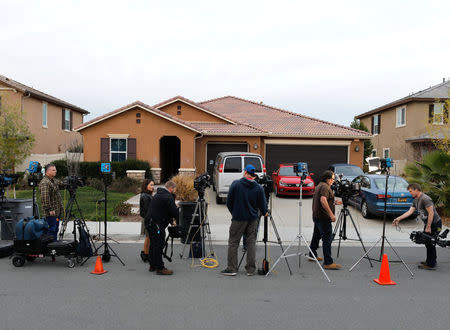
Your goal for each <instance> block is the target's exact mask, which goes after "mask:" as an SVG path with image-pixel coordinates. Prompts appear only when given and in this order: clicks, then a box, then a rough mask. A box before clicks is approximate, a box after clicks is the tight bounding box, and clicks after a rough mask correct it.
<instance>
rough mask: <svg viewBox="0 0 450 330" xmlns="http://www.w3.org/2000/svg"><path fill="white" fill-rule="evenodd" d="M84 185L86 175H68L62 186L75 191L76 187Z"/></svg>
mask: <svg viewBox="0 0 450 330" xmlns="http://www.w3.org/2000/svg"><path fill="white" fill-rule="evenodd" d="M85 185H86V177H84V176H83V177H82V176H76V175H70V176H68V177H66V179H65V181H64V188H65V189H67V190H69V191H75V190H77V188H78V187H84V186H85Z"/></svg>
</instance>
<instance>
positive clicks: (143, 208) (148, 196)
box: [139, 179, 155, 262]
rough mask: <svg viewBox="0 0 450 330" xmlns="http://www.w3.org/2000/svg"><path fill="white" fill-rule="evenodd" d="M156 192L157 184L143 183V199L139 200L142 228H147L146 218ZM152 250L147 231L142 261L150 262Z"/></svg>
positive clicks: (147, 180)
mask: <svg viewBox="0 0 450 330" xmlns="http://www.w3.org/2000/svg"><path fill="white" fill-rule="evenodd" d="M154 190H155V183H154V182H153V181H152V180H149V179H145V180H144V181H143V182H142V187H141V198H140V200H139V214H140V216H141V217H142V227H143V228H145V224H144V221H145V216H146V215H147V213H148V211H149V209H150V204H151V203H152V195H153V191H154ZM149 249H150V238H149V237H148V232H147V230H145V241H144V251H141V258H142V261H144V262H147V261H148V252H149Z"/></svg>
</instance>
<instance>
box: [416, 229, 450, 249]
mask: <svg viewBox="0 0 450 330" xmlns="http://www.w3.org/2000/svg"><path fill="white" fill-rule="evenodd" d="M448 232H449V230H448V229H446V230H445V231H443V232H442V233H441V234H440V235H438V234H429V233H426V232H423V231H413V232H412V233H411V235H410V236H409V238H410V239H411V241H413V242H414V243H416V244H432V245H439V246H440V247H447V246H450V240H446V239H445V238H447V234H448Z"/></svg>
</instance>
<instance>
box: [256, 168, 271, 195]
mask: <svg viewBox="0 0 450 330" xmlns="http://www.w3.org/2000/svg"><path fill="white" fill-rule="evenodd" d="M255 181H256V182H258V183H259V184H260V185H261V186H262V187H263V189H264V194H265V195H266V198H267V197H268V196H269V195H270V193H271V192H273V180H272V178H271V177H270V176H268V175H267V174H264V175H263V176H261V177H259V176H256V178H255Z"/></svg>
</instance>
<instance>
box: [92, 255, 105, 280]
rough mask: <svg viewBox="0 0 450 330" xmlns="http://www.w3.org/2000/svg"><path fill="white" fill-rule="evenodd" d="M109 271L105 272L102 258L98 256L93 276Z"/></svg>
mask: <svg viewBox="0 0 450 330" xmlns="http://www.w3.org/2000/svg"><path fill="white" fill-rule="evenodd" d="M107 272H108V271H107V270H103V263H102V258H101V257H100V256H97V261H96V262H95V269H94V271H93V272H91V274H95V275H101V274H105V273H107Z"/></svg>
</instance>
